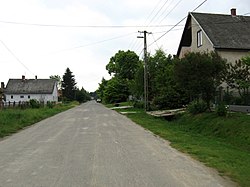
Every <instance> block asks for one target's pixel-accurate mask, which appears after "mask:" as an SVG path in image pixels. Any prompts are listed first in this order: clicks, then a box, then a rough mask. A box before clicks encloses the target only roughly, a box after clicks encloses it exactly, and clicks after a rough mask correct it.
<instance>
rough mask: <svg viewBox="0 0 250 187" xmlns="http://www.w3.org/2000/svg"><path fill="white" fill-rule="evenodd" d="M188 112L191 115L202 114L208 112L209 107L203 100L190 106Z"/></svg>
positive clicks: (193, 102)
mask: <svg viewBox="0 0 250 187" xmlns="http://www.w3.org/2000/svg"><path fill="white" fill-rule="evenodd" d="M187 110H188V112H189V113H191V114H200V113H203V112H205V111H206V110H207V105H206V103H205V102H204V101H203V100H194V101H192V102H191V103H190V104H189V105H188V107H187Z"/></svg>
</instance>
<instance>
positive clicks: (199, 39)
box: [197, 30, 202, 47]
mask: <svg viewBox="0 0 250 187" xmlns="http://www.w3.org/2000/svg"><path fill="white" fill-rule="evenodd" d="M201 46H202V30H199V31H197V47H201Z"/></svg>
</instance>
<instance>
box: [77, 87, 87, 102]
mask: <svg viewBox="0 0 250 187" xmlns="http://www.w3.org/2000/svg"><path fill="white" fill-rule="evenodd" d="M76 100H77V101H78V102H79V103H84V102H86V101H89V100H90V94H89V93H88V92H87V91H86V90H85V89H84V88H83V87H82V88H81V90H80V89H77V90H76Z"/></svg>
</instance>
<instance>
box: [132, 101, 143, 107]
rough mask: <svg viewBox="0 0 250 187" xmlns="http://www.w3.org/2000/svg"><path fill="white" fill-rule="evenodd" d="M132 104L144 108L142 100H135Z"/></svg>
mask: <svg viewBox="0 0 250 187" xmlns="http://www.w3.org/2000/svg"><path fill="white" fill-rule="evenodd" d="M133 106H134V108H144V102H143V101H135V102H134V104H133Z"/></svg>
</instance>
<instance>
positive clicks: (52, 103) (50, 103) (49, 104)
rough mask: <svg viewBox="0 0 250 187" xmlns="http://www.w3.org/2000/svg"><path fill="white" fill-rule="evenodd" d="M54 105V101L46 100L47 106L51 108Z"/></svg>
mask: <svg viewBox="0 0 250 187" xmlns="http://www.w3.org/2000/svg"><path fill="white" fill-rule="evenodd" d="M54 106H55V102H51V101H47V107H48V108H53V107H54Z"/></svg>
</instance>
